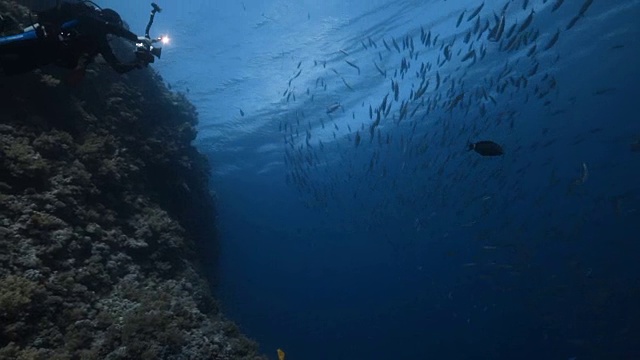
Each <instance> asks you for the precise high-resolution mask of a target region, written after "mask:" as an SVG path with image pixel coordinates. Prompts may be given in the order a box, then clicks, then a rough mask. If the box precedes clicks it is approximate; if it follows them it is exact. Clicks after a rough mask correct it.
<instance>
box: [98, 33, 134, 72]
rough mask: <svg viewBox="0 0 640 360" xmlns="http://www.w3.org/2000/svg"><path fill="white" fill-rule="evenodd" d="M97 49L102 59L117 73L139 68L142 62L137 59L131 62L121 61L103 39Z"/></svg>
mask: <svg viewBox="0 0 640 360" xmlns="http://www.w3.org/2000/svg"><path fill="white" fill-rule="evenodd" d="M99 51H100V54H101V55H102V57H103V58H104V60H105V61H106V62H107V63H108V64H109V65H110V66H111V67H112V68H113V70H115V71H116V72H118V73H119V74H124V73H126V72H129V71H131V70H134V69H136V68H141V67H142V64H140V63H139V62H138V61H135V62H131V63H123V62H121V61H120V60H118V58H117V57H116V56H115V54H114V53H113V50H111V46H109V42H108V41H107V40H106V39H104V40H103V41H100V45H99Z"/></svg>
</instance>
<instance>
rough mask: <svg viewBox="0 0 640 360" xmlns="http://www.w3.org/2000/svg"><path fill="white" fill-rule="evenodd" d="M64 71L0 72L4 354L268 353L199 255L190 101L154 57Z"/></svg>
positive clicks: (208, 213) (1, 4) (201, 228)
mask: <svg viewBox="0 0 640 360" xmlns="http://www.w3.org/2000/svg"><path fill="white" fill-rule="evenodd" d="M0 11H1V12H3V13H9V14H11V15H12V16H13V17H14V18H16V19H18V20H19V21H21V20H24V19H25V16H26V15H27V14H28V12H27V11H26V9H25V8H24V7H21V6H19V5H17V4H15V3H13V2H10V1H4V0H0ZM65 75H66V74H65V72H64V71H60V70H58V69H55V68H44V69H42V70H38V71H34V72H31V73H28V74H25V75H21V76H15V77H4V76H3V75H0V108H2V109H3V110H2V112H0V359H113V360H115V359H263V358H264V357H262V356H261V355H259V354H258V352H257V345H256V344H255V343H254V342H252V341H250V340H248V339H247V338H245V337H244V336H243V335H242V334H240V333H239V331H238V330H237V328H236V327H235V325H234V324H233V323H231V322H229V321H228V320H227V319H225V318H224V316H223V315H222V314H221V312H220V311H219V309H218V306H217V305H216V302H215V300H214V299H213V298H212V296H211V294H210V293H209V290H208V284H207V281H206V280H204V275H203V274H202V270H201V266H199V265H198V264H199V263H200V264H201V263H202V261H214V260H215V259H212V258H214V257H215V253H216V251H215V241H216V240H215V228H214V226H212V225H211V223H212V221H211V219H213V218H215V211H214V207H213V197H212V194H210V193H209V190H208V176H209V173H210V169H209V167H208V166H209V165H208V162H207V160H206V158H205V157H204V156H203V155H201V154H199V153H198V152H197V150H196V149H195V148H194V147H193V146H192V144H191V142H192V141H193V140H194V138H195V136H196V129H195V126H196V122H197V112H196V110H195V108H194V107H193V106H192V105H191V104H190V103H189V102H188V101H187V100H186V98H185V97H184V96H183V95H181V94H176V93H173V92H170V91H169V90H167V88H166V87H165V85H164V84H163V82H162V79H161V78H160V77H159V75H158V74H156V73H154V72H153V71H152V70H151V69H146V70H141V71H136V72H132V73H130V74H128V75H124V76H121V75H118V74H116V73H115V72H113V71H112V70H111V69H110V68H108V66H106V65H104V64H99V63H98V64H93V65H92V67H91V71H89V72H88V73H87V76H86V78H85V80H84V82H83V83H82V84H81V85H79V86H77V87H71V86H68V85H66V84H65ZM203 249H204V250H206V251H202V250H203ZM199 252H200V253H206V254H209V255H210V257H209V260H206V259H204V258H198V257H197V256H196V254H197V253H199Z"/></svg>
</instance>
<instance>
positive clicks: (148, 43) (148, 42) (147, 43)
mask: <svg viewBox="0 0 640 360" xmlns="http://www.w3.org/2000/svg"><path fill="white" fill-rule="evenodd" d="M138 43H141V44H143V45H144V46H145V47H146V48H148V47H150V46H151V39H149V38H148V37H146V36H138Z"/></svg>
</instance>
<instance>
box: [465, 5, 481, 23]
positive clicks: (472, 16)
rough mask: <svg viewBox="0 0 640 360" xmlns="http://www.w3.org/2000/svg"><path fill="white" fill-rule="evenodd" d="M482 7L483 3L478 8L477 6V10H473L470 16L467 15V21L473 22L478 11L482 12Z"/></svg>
mask: <svg viewBox="0 0 640 360" xmlns="http://www.w3.org/2000/svg"><path fill="white" fill-rule="evenodd" d="M483 7H484V1H483V2H482V4H480V6H478V8H477V9H475V10H473V12H472V13H471V15H469V17H468V18H467V21H471V20H473V18H474V17H476V16H477V15H478V14H479V13H480V11H481V10H482V8H483Z"/></svg>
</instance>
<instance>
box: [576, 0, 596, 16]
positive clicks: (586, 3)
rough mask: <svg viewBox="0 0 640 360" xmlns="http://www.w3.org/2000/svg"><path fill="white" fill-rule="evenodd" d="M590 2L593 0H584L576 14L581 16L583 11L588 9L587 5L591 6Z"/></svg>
mask: <svg viewBox="0 0 640 360" xmlns="http://www.w3.org/2000/svg"><path fill="white" fill-rule="evenodd" d="M592 3H593V0H587V1H585V2H584V4H582V7H581V8H580V11H579V12H578V16H583V15H584V13H586V12H587V10H588V9H589V7H590V6H591V4H592Z"/></svg>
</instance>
